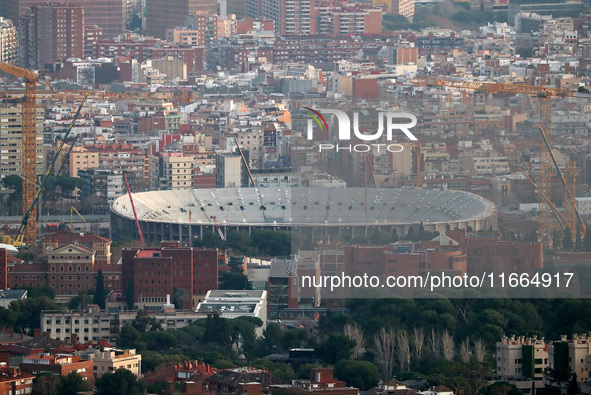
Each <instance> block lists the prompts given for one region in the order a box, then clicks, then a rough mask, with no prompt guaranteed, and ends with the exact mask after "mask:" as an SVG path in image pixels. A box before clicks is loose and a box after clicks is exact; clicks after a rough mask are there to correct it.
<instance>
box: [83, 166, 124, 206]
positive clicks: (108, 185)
mask: <svg viewBox="0 0 591 395" xmlns="http://www.w3.org/2000/svg"><path fill="white" fill-rule="evenodd" d="M78 177H80V179H81V180H82V188H81V189H80V197H81V198H82V199H91V200H90V204H91V205H92V209H93V212H95V213H107V212H108V211H109V207H110V206H111V204H112V203H113V202H114V201H115V199H117V198H118V197H120V196H121V195H123V194H124V193H125V192H126V191H125V189H124V186H123V185H124V180H123V174H122V173H121V172H119V171H113V170H109V169H102V168H93V169H87V170H79V171H78Z"/></svg>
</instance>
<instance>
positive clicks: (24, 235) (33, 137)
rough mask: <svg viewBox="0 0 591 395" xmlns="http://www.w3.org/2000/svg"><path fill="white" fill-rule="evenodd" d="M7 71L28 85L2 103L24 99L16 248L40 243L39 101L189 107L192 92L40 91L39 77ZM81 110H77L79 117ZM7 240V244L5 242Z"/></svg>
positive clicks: (3, 95)
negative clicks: (20, 216)
mask: <svg viewBox="0 0 591 395" xmlns="http://www.w3.org/2000/svg"><path fill="white" fill-rule="evenodd" d="M0 71H4V72H6V73H8V74H11V75H13V76H15V77H19V78H23V79H24V81H25V90H24V91H18V90H17V91H2V92H0V99H14V98H19V99H22V107H21V108H22V133H21V134H22V149H21V151H22V153H21V155H22V159H21V161H22V177H23V193H22V195H23V205H22V206H23V220H22V222H21V226H20V228H19V231H18V234H17V236H16V238H15V240H14V241H12V242H11V243H12V244H13V245H15V246H22V245H23V244H28V245H33V244H36V243H37V201H38V197H39V194H40V193H41V188H37V100H62V101H82V103H83V102H84V100H85V99H95V100H97V99H98V100H172V101H173V102H175V103H177V104H182V103H190V102H191V100H193V99H196V97H193V94H192V92H191V91H183V92H169V91H166V92H121V93H112V92H103V91H38V90H37V84H39V75H37V74H36V73H34V72H32V71H30V70H27V69H24V68H21V67H17V66H13V65H9V64H7V63H2V62H0ZM79 112H80V110H78V113H79ZM4 240H8V238H5V239H4Z"/></svg>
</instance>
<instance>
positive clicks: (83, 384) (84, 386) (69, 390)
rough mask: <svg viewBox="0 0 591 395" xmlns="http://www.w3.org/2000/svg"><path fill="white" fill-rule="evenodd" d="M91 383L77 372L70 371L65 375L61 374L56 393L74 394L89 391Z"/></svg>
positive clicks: (62, 394) (63, 394)
mask: <svg viewBox="0 0 591 395" xmlns="http://www.w3.org/2000/svg"><path fill="white" fill-rule="evenodd" d="M91 389H92V387H91V385H90V384H89V383H88V382H87V381H85V380H84V378H83V377H82V376H80V375H79V374H78V373H76V372H74V371H72V372H70V373H69V374H68V375H67V376H62V378H61V380H60V383H59V385H58V386H57V393H58V394H60V395H76V393H77V392H82V391H90V390H91Z"/></svg>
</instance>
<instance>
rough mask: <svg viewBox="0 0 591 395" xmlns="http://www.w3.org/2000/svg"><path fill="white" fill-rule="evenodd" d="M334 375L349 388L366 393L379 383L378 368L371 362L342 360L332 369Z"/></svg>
mask: <svg viewBox="0 0 591 395" xmlns="http://www.w3.org/2000/svg"><path fill="white" fill-rule="evenodd" d="M334 374H335V376H336V377H338V378H339V380H343V381H344V382H346V383H347V385H349V386H351V387H356V388H359V389H360V390H361V391H367V390H368V389H370V388H373V387H375V386H376V385H377V384H378V381H379V373H378V368H377V367H376V365H374V364H373V363H371V362H367V361H355V360H342V361H339V362H337V364H336V365H335V367H334Z"/></svg>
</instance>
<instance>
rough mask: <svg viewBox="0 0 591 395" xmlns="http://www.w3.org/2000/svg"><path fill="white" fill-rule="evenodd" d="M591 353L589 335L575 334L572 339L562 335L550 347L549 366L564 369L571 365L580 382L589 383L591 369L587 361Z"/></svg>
mask: <svg viewBox="0 0 591 395" xmlns="http://www.w3.org/2000/svg"><path fill="white" fill-rule="evenodd" d="M589 354H591V338H590V337H589V335H587V334H584V335H579V334H576V333H575V334H573V335H572V337H571V338H570V339H568V338H567V336H566V335H562V336H561V338H560V340H556V341H554V342H553V343H552V344H551V345H550V346H549V347H548V367H550V368H552V369H562V368H566V367H570V368H571V370H572V371H573V373H576V374H577V380H578V381H579V382H583V383H587V382H588V380H589V370H588V366H587V362H586V358H587V355H589Z"/></svg>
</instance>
